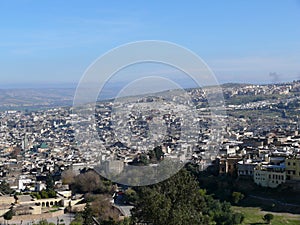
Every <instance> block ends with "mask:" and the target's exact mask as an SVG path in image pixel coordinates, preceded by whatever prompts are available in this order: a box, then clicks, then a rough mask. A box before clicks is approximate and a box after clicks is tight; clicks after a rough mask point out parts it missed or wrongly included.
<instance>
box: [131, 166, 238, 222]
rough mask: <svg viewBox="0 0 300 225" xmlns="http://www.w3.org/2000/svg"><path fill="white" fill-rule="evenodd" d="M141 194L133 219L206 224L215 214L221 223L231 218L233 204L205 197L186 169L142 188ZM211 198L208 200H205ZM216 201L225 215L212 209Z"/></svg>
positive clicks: (133, 211) (211, 220)
mask: <svg viewBox="0 0 300 225" xmlns="http://www.w3.org/2000/svg"><path fill="white" fill-rule="evenodd" d="M138 194H139V197H140V198H139V200H138V202H137V204H136V206H135V208H134V209H133V210H132V219H133V220H134V222H140V223H149V224H155V225H165V224H168V225H177V224H182V225H191V224H197V225H201V224H206V225H207V224H213V223H214V221H213V220H214V219H215V218H217V219H218V218H219V220H220V221H222V223H220V224H226V223H224V221H226V220H227V219H228V220H230V222H231V220H232V214H231V211H230V205H229V206H228V205H223V204H222V203H220V202H218V201H215V200H214V199H212V197H209V199H206V197H207V196H206V195H205V192H204V191H202V193H201V194H200V192H199V187H198V182H197V181H196V180H195V178H194V177H193V176H192V175H191V174H190V173H189V172H188V171H186V170H185V169H183V170H181V171H180V172H178V173H177V174H176V175H174V176H173V177H172V178H170V179H168V180H166V181H164V182H161V183H159V184H155V185H152V186H149V187H142V188H139V189H138ZM208 200H210V203H209V204H208V203H207V202H206V201H208ZM213 204H215V205H216V207H215V208H218V212H222V213H223V214H222V218H221V216H219V217H218V215H214V214H213V212H211V211H210V210H209V207H212V206H211V205H213ZM209 212H211V213H212V214H209ZM219 214H220V215H221V213H219ZM227 214H228V215H227ZM214 216H215V217H214ZM227 217H228V218H227ZM230 222H228V224H230Z"/></svg>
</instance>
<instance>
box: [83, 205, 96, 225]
mask: <svg viewBox="0 0 300 225" xmlns="http://www.w3.org/2000/svg"><path fill="white" fill-rule="evenodd" d="M82 218H83V223H82V224H83V225H93V224H94V221H93V211H92V208H91V206H90V204H89V203H87V204H86V206H85V207H84V211H83V212H82Z"/></svg>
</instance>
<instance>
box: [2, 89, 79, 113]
mask: <svg viewBox="0 0 300 225" xmlns="http://www.w3.org/2000/svg"><path fill="white" fill-rule="evenodd" d="M74 93H75V89H74V88H43V89H34V88H29V89H0V109H1V110H12V109H17V110H22V109H28V110H31V109H42V108H49V107H54V106H71V105H72V103H73V97H74Z"/></svg>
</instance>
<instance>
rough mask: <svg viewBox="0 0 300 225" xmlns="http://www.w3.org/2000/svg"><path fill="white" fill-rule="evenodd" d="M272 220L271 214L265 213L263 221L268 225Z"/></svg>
mask: <svg viewBox="0 0 300 225" xmlns="http://www.w3.org/2000/svg"><path fill="white" fill-rule="evenodd" d="M272 219H274V215H273V214H271V213H267V214H266V215H264V216H263V220H264V221H266V222H267V223H268V224H269V223H270V222H271V220H272Z"/></svg>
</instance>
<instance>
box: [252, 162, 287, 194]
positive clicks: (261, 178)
mask: <svg viewBox="0 0 300 225" xmlns="http://www.w3.org/2000/svg"><path fill="white" fill-rule="evenodd" d="M253 178H254V183H256V184H257V185H261V186H262V187H270V188H276V187H278V186H279V185H280V184H283V183H285V181H286V173H285V166H284V165H279V166H278V165H259V166H257V167H255V169H254V177H253Z"/></svg>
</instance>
